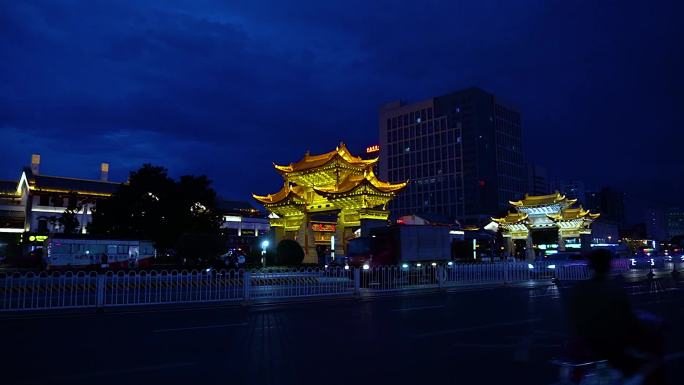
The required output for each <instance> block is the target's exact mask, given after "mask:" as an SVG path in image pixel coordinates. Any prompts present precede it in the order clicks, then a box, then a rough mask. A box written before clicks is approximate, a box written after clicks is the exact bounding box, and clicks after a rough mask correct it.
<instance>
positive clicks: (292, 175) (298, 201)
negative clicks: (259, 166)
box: [252, 143, 408, 263]
mask: <svg viewBox="0 0 684 385" xmlns="http://www.w3.org/2000/svg"><path fill="white" fill-rule="evenodd" d="M377 161H378V158H373V159H362V158H360V157H358V156H354V155H352V154H351V153H350V152H349V150H348V149H347V147H346V146H345V145H344V143H340V145H339V146H338V147H337V148H335V150H333V151H330V152H327V153H325V154H320V155H310V154H309V153H308V152H307V153H306V154H305V155H304V158H302V159H301V160H300V161H298V162H296V163H290V164H289V165H287V166H280V165H276V164H274V166H275V168H276V170H277V171H278V172H279V173H280V174H281V176H282V177H283V187H282V188H281V189H280V191H278V192H276V193H273V194H269V195H252V196H253V197H254V199H256V200H257V201H259V202H260V203H261V204H263V205H264V207H266V209H267V210H268V211H269V212H270V215H269V218H270V224H271V227H272V230H273V232H274V234H275V237H276V239H275V241H276V242H279V241H280V240H281V239H284V238H289V239H295V240H297V241H298V242H299V244H300V245H301V246H302V248H303V249H304V252H305V259H304V262H305V263H317V262H318V257H317V253H316V243H317V240H318V241H319V243H320V239H326V238H322V237H321V236H320V235H318V234H315V232H317V231H316V230H318V231H320V232H324V231H330V230H331V229H333V228H334V236H333V237H334V238H333V237H330V238H327V239H332V243H334V253H335V256H342V255H344V253H345V248H346V241H347V240H348V239H349V238H352V237H354V236H355V234H354V233H355V232H356V234H357V235H358V230H359V229H361V232H363V231H364V228H366V227H371V226H377V225H380V224H382V225H384V224H386V222H387V218H388V216H389V211H388V210H387V203H388V202H389V201H390V200H392V199H393V198H394V197H395V195H396V194H397V193H398V192H399V191H401V190H402V189H404V188H405V187H406V185H407V183H408V182H403V183H396V184H394V183H388V182H383V181H380V180H379V179H378V178H377V177H376V176H375V173H374V172H373V166H374V165H375V164H376V163H377ZM331 214H333V215H334V216H335V219H336V221H335V222H334V226H323V225H319V224H318V223H317V222H316V220H315V217H316V216H317V215H331Z"/></svg>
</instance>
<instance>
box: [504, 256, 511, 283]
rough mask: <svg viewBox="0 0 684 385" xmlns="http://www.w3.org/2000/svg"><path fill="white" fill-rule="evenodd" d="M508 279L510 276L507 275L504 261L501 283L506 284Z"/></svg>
mask: <svg viewBox="0 0 684 385" xmlns="http://www.w3.org/2000/svg"><path fill="white" fill-rule="evenodd" d="M509 281H510V278H509V277H508V261H506V262H504V265H503V283H504V285H507V284H508V283H509Z"/></svg>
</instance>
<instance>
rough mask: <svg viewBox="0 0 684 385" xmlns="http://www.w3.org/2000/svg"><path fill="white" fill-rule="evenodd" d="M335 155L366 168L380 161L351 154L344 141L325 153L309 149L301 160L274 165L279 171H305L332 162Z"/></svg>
mask: <svg viewBox="0 0 684 385" xmlns="http://www.w3.org/2000/svg"><path fill="white" fill-rule="evenodd" d="M335 157H340V158H342V159H344V160H345V161H346V162H348V163H350V164H352V165H354V166H360V167H364V168H365V167H368V166H372V165H373V164H375V163H377V161H378V158H373V159H362V158H361V157H358V156H354V155H352V154H351V152H349V150H348V149H347V146H345V145H344V143H340V145H339V146H337V147H336V148H335V149H334V150H333V151H330V152H326V153H325V154H320V155H310V154H309V153H308V151H307V153H306V154H304V158H302V159H301V160H300V161H298V162H296V163H290V164H289V165H287V166H281V165H277V164H275V163H274V164H273V166H274V167H275V168H276V169H277V170H278V171H280V172H284V173H289V172H297V171H304V170H309V169H312V168H316V167H321V166H323V165H325V164H326V163H328V162H330V161H331V160H332V159H334V158H335Z"/></svg>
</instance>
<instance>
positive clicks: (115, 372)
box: [57, 362, 197, 380]
mask: <svg viewBox="0 0 684 385" xmlns="http://www.w3.org/2000/svg"><path fill="white" fill-rule="evenodd" d="M195 365H197V363H196V362H175V363H170V364H160V365H150V366H141V367H137V368H130V369H120V370H101V371H97V372H89V373H79V374H72V375H66V376H58V377H57V378H60V379H64V380H76V379H79V378H81V379H82V378H89V377H111V376H117V375H125V374H136V373H145V372H158V371H160V370H168V369H175V368H184V367H189V366H195Z"/></svg>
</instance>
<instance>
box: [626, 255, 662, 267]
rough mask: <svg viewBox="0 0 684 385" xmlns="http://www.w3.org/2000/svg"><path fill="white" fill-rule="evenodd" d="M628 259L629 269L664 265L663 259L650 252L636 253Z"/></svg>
mask: <svg viewBox="0 0 684 385" xmlns="http://www.w3.org/2000/svg"><path fill="white" fill-rule="evenodd" d="M629 261H630V264H629V266H630V268H631V269H651V268H653V269H658V268H663V267H665V259H664V258H663V257H658V256H655V255H653V254H652V253H644V252H640V253H637V254H635V255H634V256H633V257H632V258H630V260H629Z"/></svg>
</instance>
